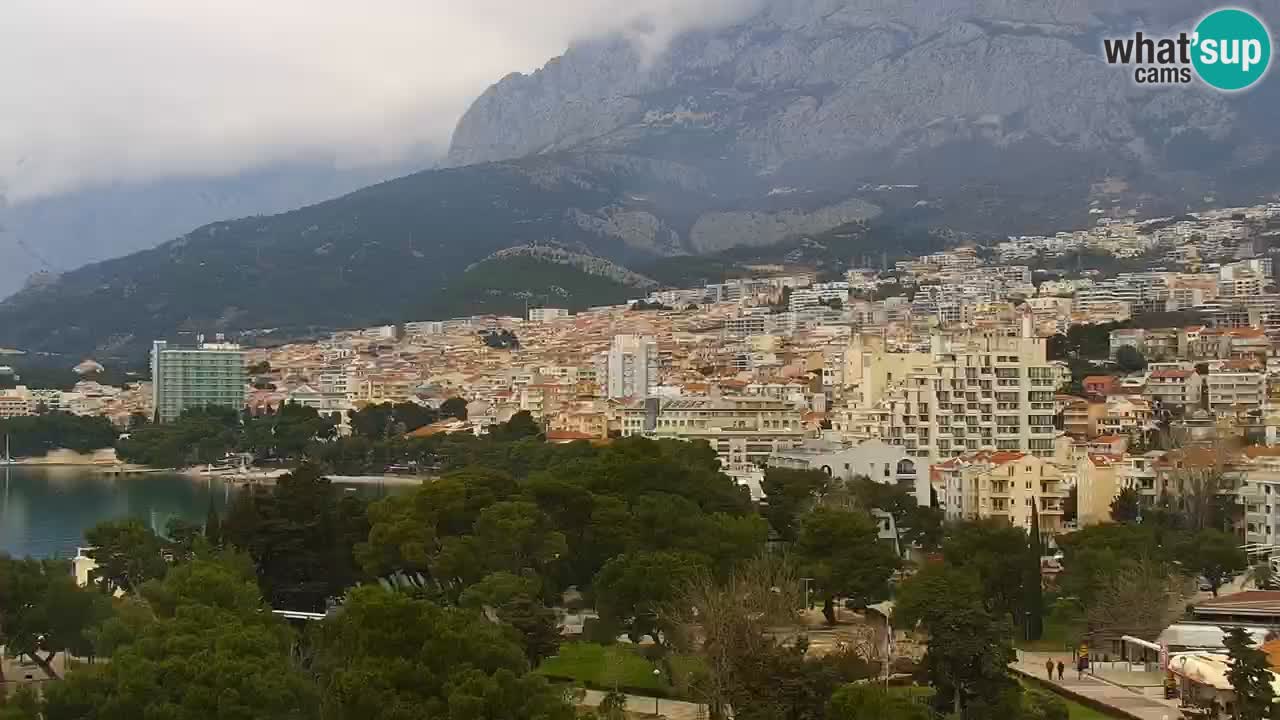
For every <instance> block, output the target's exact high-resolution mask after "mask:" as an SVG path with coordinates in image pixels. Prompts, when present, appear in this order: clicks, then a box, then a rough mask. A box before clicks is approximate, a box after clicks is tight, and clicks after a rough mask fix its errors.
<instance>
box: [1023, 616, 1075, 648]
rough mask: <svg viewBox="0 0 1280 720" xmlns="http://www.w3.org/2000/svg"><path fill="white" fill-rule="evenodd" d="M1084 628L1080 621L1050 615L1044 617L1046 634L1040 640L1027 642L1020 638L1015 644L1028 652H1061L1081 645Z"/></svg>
mask: <svg viewBox="0 0 1280 720" xmlns="http://www.w3.org/2000/svg"><path fill="white" fill-rule="evenodd" d="M1083 629H1084V628H1083V627H1082V625H1081V624H1079V623H1078V622H1069V621H1065V620H1062V619H1059V618H1057V617H1054V616H1053V615H1048V616H1046V617H1045V619H1044V635H1043V636H1041V638H1040V639H1039V640H1036V641H1034V642H1027V641H1026V640H1022V639H1019V640H1017V641H1016V642H1015V643H1014V645H1015V646H1016V647H1017V648H1018V649H1019V650H1026V651H1028V652H1060V651H1062V650H1066V649H1068V648H1074V647H1075V646H1077V645H1079V644H1080V636H1081V635H1082V634H1083Z"/></svg>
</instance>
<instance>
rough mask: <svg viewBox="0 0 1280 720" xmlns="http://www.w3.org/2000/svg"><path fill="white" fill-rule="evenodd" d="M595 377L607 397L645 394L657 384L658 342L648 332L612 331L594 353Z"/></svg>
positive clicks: (640, 395) (649, 395)
mask: <svg viewBox="0 0 1280 720" xmlns="http://www.w3.org/2000/svg"><path fill="white" fill-rule="evenodd" d="M596 378H597V380H598V382H599V383H600V388H601V394H602V395H604V396H605V397H607V398H613V399H620V398H647V397H652V396H653V395H655V394H656V393H657V388H658V342H657V341H656V340H654V339H653V338H652V337H650V336H648V335H615V336H613V342H612V344H610V346H609V350H608V352H604V353H600V355H599V356H597V357H596Z"/></svg>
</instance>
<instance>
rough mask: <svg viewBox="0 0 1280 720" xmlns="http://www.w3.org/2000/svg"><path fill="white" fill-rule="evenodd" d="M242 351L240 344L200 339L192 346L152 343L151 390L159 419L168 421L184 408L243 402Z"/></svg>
mask: <svg viewBox="0 0 1280 720" xmlns="http://www.w3.org/2000/svg"><path fill="white" fill-rule="evenodd" d="M246 381H247V377H246V373H245V366H244V352H243V351H242V350H241V349H240V346H239V345H232V344H230V343H205V342H200V343H198V344H197V345H196V346H195V347H169V343H168V342H166V341H164V340H157V341H155V342H154V343H152V345H151V393H152V397H151V399H152V402H153V407H154V408H155V412H156V416H157V417H158V418H159V419H160V422H171V421H173V420H175V419H176V418H177V417H178V416H179V415H181V414H182V413H183V411H185V410H189V409H192V408H204V407H210V406H215V407H225V408H234V409H236V410H239V409H241V408H243V407H244V403H245V383H246Z"/></svg>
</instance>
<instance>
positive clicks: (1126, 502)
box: [1111, 487, 1142, 523]
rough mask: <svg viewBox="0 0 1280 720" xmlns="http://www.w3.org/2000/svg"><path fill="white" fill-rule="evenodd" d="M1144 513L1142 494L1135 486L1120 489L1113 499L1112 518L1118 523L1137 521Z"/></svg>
mask: <svg viewBox="0 0 1280 720" xmlns="http://www.w3.org/2000/svg"><path fill="white" fill-rule="evenodd" d="M1141 515H1142V496H1141V495H1140V494H1138V491H1137V490H1136V489H1135V488H1131V487H1127V488H1123V489H1122V490H1120V492H1119V493H1118V494H1117V495H1116V496H1115V499H1113V500H1112V501H1111V519H1112V520H1114V521H1116V522H1118V523H1131V522H1137V521H1138V518H1139V517H1140V516H1141Z"/></svg>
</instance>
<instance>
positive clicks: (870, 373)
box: [833, 316, 1058, 462]
mask: <svg viewBox="0 0 1280 720" xmlns="http://www.w3.org/2000/svg"><path fill="white" fill-rule="evenodd" d="M1029 320H1030V319H1029V316H1027V317H1026V318H1025V322H1024V331H1023V335H1022V336H1011V335H1005V334H996V333H964V334H959V335H942V334H939V333H935V334H934V335H933V336H932V339H931V352H928V353H921V352H910V353H894V352H888V351H887V349H886V348H885V345H884V342H883V338H880V337H877V336H868V335H855V336H854V338H853V340H852V341H851V344H850V349H849V351H848V352H847V353H846V354H845V358H846V368H845V378H846V382H848V383H850V386H849V387H846V389H845V393H844V400H845V406H844V409H843V410H842V411H837V412H836V413H835V415H834V418H833V426H835V428H836V429H837V430H840V431H841V432H842V433H843V434H844V435H845V436H846V437H847V438H849V439H851V440H866V439H872V438H879V439H882V440H884V441H885V442H887V443H889V444H892V445H901V446H902V447H903V448H904V449H905V450H906V451H908V452H909V453H911V454H913V455H914V456H915V457H918V458H927V459H929V460H930V461H931V462H933V461H937V460H938V459H941V458H948V457H956V456H959V455H963V454H965V453H969V452H974V451H978V450H989V451H1006V452H1024V453H1030V454H1032V455H1037V456H1040V457H1052V456H1053V454H1054V437H1055V434H1056V432H1057V431H1056V430H1055V428H1054V424H1053V423H1054V415H1055V413H1056V405H1055V392H1054V390H1055V387H1056V385H1057V384H1058V374H1057V372H1056V370H1055V368H1054V367H1053V366H1052V365H1050V364H1049V362H1048V361H1047V360H1046V359H1045V341H1044V339H1043V338H1038V337H1031V334H1030V328H1029V325H1030V321H1029Z"/></svg>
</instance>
